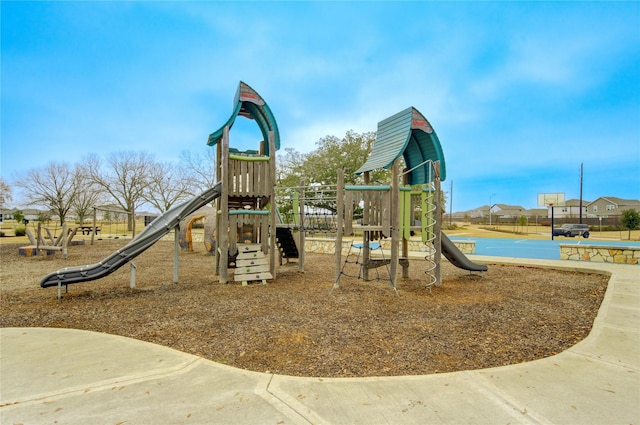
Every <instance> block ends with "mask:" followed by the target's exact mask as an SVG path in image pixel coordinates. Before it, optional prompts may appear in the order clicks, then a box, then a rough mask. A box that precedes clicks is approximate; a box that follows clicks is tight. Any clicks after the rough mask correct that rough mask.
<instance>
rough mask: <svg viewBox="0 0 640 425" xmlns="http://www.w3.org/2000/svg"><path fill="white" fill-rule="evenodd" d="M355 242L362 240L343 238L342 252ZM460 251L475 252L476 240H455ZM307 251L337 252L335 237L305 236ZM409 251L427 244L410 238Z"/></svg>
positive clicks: (424, 248)
mask: <svg viewBox="0 0 640 425" xmlns="http://www.w3.org/2000/svg"><path fill="white" fill-rule="evenodd" d="M353 242H356V243H360V242H361V241H360V240H354V239H349V238H346V239H343V240H342V253H343V254H347V252H349V245H351V244H352V243H353ZM453 243H454V244H455V245H456V246H457V247H458V249H459V250H460V251H462V252H463V253H464V254H475V252H476V242H475V241H453ZM381 244H382V248H383V249H391V239H383V240H382V242H381ZM304 251H305V252H315V253H319V254H335V253H336V241H335V239H324V238H305V242H304ZM409 251H411V252H427V245H425V244H424V243H423V242H422V240H419V239H417V240H410V241H409Z"/></svg>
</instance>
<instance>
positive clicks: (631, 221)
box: [620, 209, 640, 240]
mask: <svg viewBox="0 0 640 425" xmlns="http://www.w3.org/2000/svg"><path fill="white" fill-rule="evenodd" d="M620 223H621V224H622V225H623V226H624V227H626V228H627V229H629V240H631V231H632V230H636V229H640V213H638V211H636V210H634V209H628V210H624V211H622V217H620Z"/></svg>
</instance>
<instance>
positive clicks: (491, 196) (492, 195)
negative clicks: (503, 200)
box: [489, 193, 496, 227]
mask: <svg viewBox="0 0 640 425" xmlns="http://www.w3.org/2000/svg"><path fill="white" fill-rule="evenodd" d="M494 196H496V194H495V193H492V194H491V195H490V196H489V227H491V208H493V206H492V205H491V198H493V197H494Z"/></svg>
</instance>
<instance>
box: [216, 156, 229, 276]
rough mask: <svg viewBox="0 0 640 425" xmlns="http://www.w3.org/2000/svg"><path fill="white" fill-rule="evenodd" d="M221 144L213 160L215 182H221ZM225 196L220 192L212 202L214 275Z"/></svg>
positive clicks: (218, 270) (218, 260) (218, 272)
mask: <svg viewBox="0 0 640 425" xmlns="http://www.w3.org/2000/svg"><path fill="white" fill-rule="evenodd" d="M221 152H222V143H218V144H216V159H215V164H214V165H215V166H214V169H215V174H216V175H215V177H216V178H215V180H216V182H220V181H222V153H221ZM225 196H226V192H221V196H219V197H218V199H216V200H215V201H214V216H213V217H214V218H213V219H214V220H215V222H216V224H215V246H214V249H213V255H214V262H215V275H219V274H220V228H221V227H222V214H221V211H222V198H223V197H225Z"/></svg>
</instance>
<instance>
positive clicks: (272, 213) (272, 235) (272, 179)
mask: <svg viewBox="0 0 640 425" xmlns="http://www.w3.org/2000/svg"><path fill="white" fill-rule="evenodd" d="M267 184H268V185H269V186H268V187H269V205H270V208H269V245H270V246H269V247H270V251H269V264H270V271H271V276H273V278H274V279H275V278H276V251H277V249H276V214H277V210H276V138H275V133H274V132H273V130H271V131H270V132H269V178H268V179H267ZM265 236H266V235H265Z"/></svg>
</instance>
